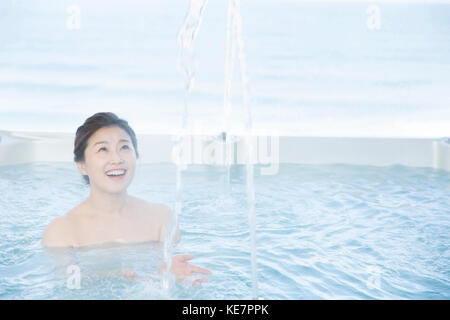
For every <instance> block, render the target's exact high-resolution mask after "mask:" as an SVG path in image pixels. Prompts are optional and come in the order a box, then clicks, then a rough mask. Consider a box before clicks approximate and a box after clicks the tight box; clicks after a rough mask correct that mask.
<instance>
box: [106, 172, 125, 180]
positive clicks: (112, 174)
mask: <svg viewBox="0 0 450 320" xmlns="http://www.w3.org/2000/svg"><path fill="white" fill-rule="evenodd" d="M126 173H127V170H125V169H113V170H108V171H106V173H105V174H106V175H107V176H108V177H109V178H111V179H113V180H120V179H123V177H124V176H125V174H126Z"/></svg>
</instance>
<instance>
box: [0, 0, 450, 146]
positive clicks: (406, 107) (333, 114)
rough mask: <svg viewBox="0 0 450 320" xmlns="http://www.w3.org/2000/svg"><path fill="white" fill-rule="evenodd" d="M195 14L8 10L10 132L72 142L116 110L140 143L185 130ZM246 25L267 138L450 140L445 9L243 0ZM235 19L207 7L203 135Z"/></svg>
mask: <svg viewBox="0 0 450 320" xmlns="http://www.w3.org/2000/svg"><path fill="white" fill-rule="evenodd" d="M188 10H189V1H188V0H183V1H182V0H166V1H149V0H147V1H144V0H127V1H119V0H96V1H88V0H70V1H69V0H2V1H0V130H11V131H45V132H68V133H74V132H75V130H76V128H77V127H78V126H79V125H81V124H82V123H83V121H84V120H85V119H86V118H87V117H88V116H90V115H92V114H94V113H95V112H99V111H112V112H116V113H117V114H118V115H119V116H121V117H123V118H125V119H127V120H128V121H129V122H130V124H131V125H132V127H133V128H134V129H135V131H136V132H137V133H175V132H176V131H177V130H178V129H179V128H180V126H181V115H182V110H183V103H184V100H183V99H184V95H185V91H184V78H183V75H182V74H181V73H179V72H178V71H177V67H176V59H177V54H178V44H177V34H178V32H179V30H180V28H181V26H182V24H183V21H184V18H185V17H186V14H187V12H188ZM241 15H242V21H243V26H242V28H243V29H242V32H243V34H242V36H243V41H244V50H245V54H246V62H247V72H248V77H249V80H250V90H251V91H250V93H251V102H250V106H251V108H252V117H253V128H254V130H255V131H256V132H257V133H272V134H273V133H277V134H279V135H298V136H356V137H359V136H361V137H363V136H364V137H367V136H368V137H442V136H446V135H449V124H450V120H449V119H450V94H449V92H450V90H449V89H450V19H449V17H450V3H449V2H448V1H434V2H433V1H428V2H419V1H385V2H383V1H373V2H367V1H345V2H344V1H328V2H326V1H310V2H308V1H296V0H276V1H275V0H272V1H268V0H242V3H241ZM226 23H227V1H226V0H211V1H209V2H208V4H207V7H206V9H205V12H204V17H203V21H202V24H201V27H200V31H199V33H198V36H197V38H196V41H195V44H194V50H195V61H196V73H195V85H194V88H193V90H192V92H191V94H190V96H189V100H188V101H189V108H190V115H191V123H190V126H191V128H193V130H194V132H197V133H208V132H213V133H214V132H217V131H218V129H217V128H218V126H220V125H221V124H222V120H223V104H224V103H223V99H224V98H223V97H224V62H225V46H226ZM235 67H236V68H235V74H234V77H233V101H232V104H233V112H232V123H233V126H234V128H235V129H236V130H237V129H238V128H240V127H242V125H243V121H244V118H245V116H244V110H243V109H244V108H243V106H242V96H241V88H242V85H241V83H240V77H239V74H238V71H239V65H238V63H236V64H235Z"/></svg>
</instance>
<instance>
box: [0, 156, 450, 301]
mask: <svg viewBox="0 0 450 320" xmlns="http://www.w3.org/2000/svg"><path fill="white" fill-rule="evenodd" d="M260 168H261V167H260V166H256V167H255V197H256V203H255V210H256V240H257V242H256V246H257V258H258V279H259V294H260V296H261V297H263V298H265V299H308V298H317V299H329V298H335V299H388V298H389V299H449V298H450V272H449V265H450V248H449V247H450V198H449V197H448V195H449V194H450V173H448V172H444V171H440V170H435V169H427V168H410V167H404V166H390V167H373V166H350V165H327V166H325V165H294V164H281V165H280V170H279V172H278V174H276V175H270V176H267V175H261V174H260ZM175 171H176V167H175V166H174V165H172V164H153V165H142V166H140V167H139V168H138V171H137V173H136V177H135V180H134V181H133V183H132V185H131V186H130V188H129V192H130V194H133V195H136V196H138V197H141V198H143V199H146V200H148V201H155V202H165V203H168V204H172V203H173V200H174V192H175V189H174V188H175V179H174V177H175ZM244 172H245V168H244V166H232V167H231V198H226V197H224V196H223V191H224V190H225V189H226V188H225V187H224V185H223V184H222V181H223V178H224V176H225V170H223V168H220V167H208V166H190V167H188V170H187V171H184V172H183V184H184V187H185V189H184V190H185V192H183V208H182V211H181V213H180V215H179V223H180V228H181V240H180V243H179V244H178V246H177V248H176V251H177V252H178V253H191V254H194V255H195V259H194V260H193V263H195V264H197V265H200V266H203V267H206V268H208V269H210V270H211V271H212V272H213V274H212V275H211V276H209V282H207V283H204V284H203V285H202V287H201V288H196V287H190V286H188V285H185V284H178V285H177V286H176V287H175V288H174V289H173V290H172V291H171V292H169V293H168V294H165V293H164V292H163V291H162V290H161V285H160V280H159V279H158V277H157V275H156V269H157V268H158V267H159V265H160V263H161V261H162V250H163V248H162V245H161V244H159V243H147V244H139V245H129V246H100V247H96V248H89V249H76V250H73V249H71V250H56V251H55V250H50V251H49V250H48V249H44V248H42V247H41V244H40V241H41V237H42V235H43V232H44V229H45V227H46V225H47V224H48V222H49V221H50V220H51V219H53V218H54V217H57V216H60V215H62V214H64V213H65V212H67V211H68V210H70V209H71V208H72V207H74V206H75V205H76V204H78V203H79V202H80V201H82V200H83V199H84V198H85V197H86V196H87V194H88V189H87V188H85V187H84V186H83V183H82V180H81V177H80V176H79V173H78V172H77V171H76V168H75V166H74V165H73V164H70V163H58V164H55V163H33V164H22V165H11V166H2V167H0V189H1V190H2V197H1V199H0V239H1V242H0V298H1V299H23V298H27V299H36V298H41V299H55V298H58V299H74V298H76V299H155V298H163V299H164V298H173V299H191V298H193V299H244V298H247V299H248V298H250V297H251V266H250V243H249V236H250V234H249V226H248V219H247V214H248V213H247V204H246V196H245V181H243V179H244V177H245V174H244ZM18 195H20V197H19V196H18ZM217 221H220V223H217ZM69 265H76V266H78V267H79V268H80V272H81V283H80V289H69V288H68V287H67V280H68V279H69V276H70V275H68V274H66V269H67V266H69ZM124 268H126V269H132V270H135V271H136V273H137V275H138V278H137V280H136V282H130V281H129V280H127V279H125V278H123V277H121V276H119V275H117V270H121V269H124ZM98 273H101V274H98Z"/></svg>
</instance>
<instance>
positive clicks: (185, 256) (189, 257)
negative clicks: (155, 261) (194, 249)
mask: <svg viewBox="0 0 450 320" xmlns="http://www.w3.org/2000/svg"><path fill="white" fill-rule="evenodd" d="M179 257H180V258H181V261H187V260H192V259H194V255H192V254H180V255H179Z"/></svg>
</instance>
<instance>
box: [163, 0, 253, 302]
mask: <svg viewBox="0 0 450 320" xmlns="http://www.w3.org/2000/svg"><path fill="white" fill-rule="evenodd" d="M207 3H208V0H191V1H190V6H189V11H188V14H187V15H186V18H185V21H184V24H183V26H182V27H181V29H180V32H179V34H178V45H179V54H178V59H177V68H178V70H179V71H180V72H181V73H182V74H183V76H184V79H185V96H184V109H183V115H182V126H181V130H180V133H179V134H178V135H177V136H176V138H175V139H174V145H173V160H174V162H175V163H176V165H177V174H176V199H175V206H174V210H173V214H172V217H171V219H170V221H169V225H168V228H167V233H166V239H165V245H164V261H165V263H166V266H167V268H166V272H165V274H164V277H163V288H164V289H165V290H166V293H168V292H169V290H170V288H171V287H172V285H173V283H174V278H173V276H172V275H171V274H170V272H169V270H170V266H171V258H172V253H173V242H174V237H175V230H176V225H177V224H178V215H179V214H180V212H181V207H182V191H183V190H182V179H181V173H182V171H183V170H185V169H186V167H187V163H186V160H187V157H186V154H183V153H184V152H185V153H186V152H189V150H184V149H183V147H185V146H190V144H189V143H187V144H186V141H187V140H186V139H189V138H190V135H191V130H190V127H189V123H190V121H189V120H190V119H189V117H190V115H189V104H188V98H189V95H190V92H191V90H192V88H193V85H194V80H195V61H194V41H195V38H196V36H197V33H198V31H199V29H200V25H201V22H202V17H203V14H204V11H205V8H206V5H207ZM226 30H227V34H226V41H227V43H226V55H225V84H224V87H225V88H224V114H223V129H222V132H221V133H220V134H218V135H217V136H216V137H215V140H216V141H218V142H220V143H221V144H222V147H223V152H222V155H223V159H222V164H223V165H224V166H225V168H226V175H225V181H224V184H225V189H224V193H225V196H226V197H227V196H229V195H230V192H229V190H230V166H231V164H232V163H233V161H234V160H233V159H232V148H233V146H234V143H235V142H237V141H238V138H237V135H236V134H234V133H233V131H232V130H233V128H232V127H231V109H232V104H231V92H232V90H231V89H232V79H233V70H234V62H235V59H236V56H237V58H238V60H239V66H240V76H241V82H242V97H243V108H244V110H245V113H246V118H245V135H244V138H245V146H246V148H245V149H246V151H247V154H246V169H247V170H246V172H247V177H246V178H247V179H246V190H247V203H248V207H249V211H248V219H249V225H250V239H251V240H250V245H251V269H252V298H253V299H257V298H258V277H257V263H256V240H255V210H254V209H255V205H254V203H255V195H254V186H253V159H252V155H253V148H254V146H253V139H252V120H251V119H252V117H251V109H250V105H249V81H248V77H247V65H246V61H245V54H244V42H243V39H242V17H241V11H240V0H229V1H228V13H227V29H226Z"/></svg>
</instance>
